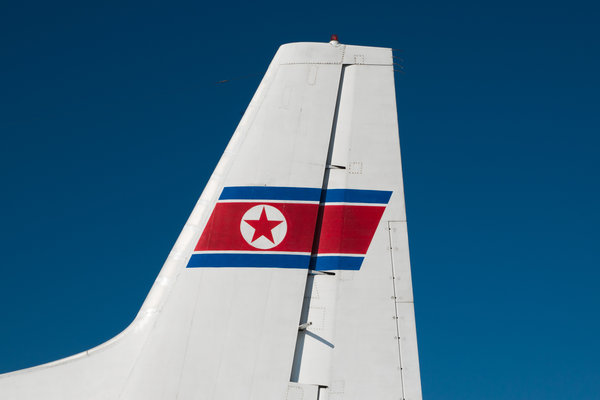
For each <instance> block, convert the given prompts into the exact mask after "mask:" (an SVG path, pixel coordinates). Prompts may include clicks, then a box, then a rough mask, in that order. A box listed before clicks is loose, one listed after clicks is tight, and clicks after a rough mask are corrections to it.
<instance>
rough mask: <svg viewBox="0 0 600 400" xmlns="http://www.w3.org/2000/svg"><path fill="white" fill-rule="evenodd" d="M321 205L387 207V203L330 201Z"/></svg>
mask: <svg viewBox="0 0 600 400" xmlns="http://www.w3.org/2000/svg"><path fill="white" fill-rule="evenodd" d="M319 205H321V206H323V205H325V206H370V207H385V206H386V205H387V204H386V203H350V202H343V201H339V202H338V201H328V202H326V203H319Z"/></svg>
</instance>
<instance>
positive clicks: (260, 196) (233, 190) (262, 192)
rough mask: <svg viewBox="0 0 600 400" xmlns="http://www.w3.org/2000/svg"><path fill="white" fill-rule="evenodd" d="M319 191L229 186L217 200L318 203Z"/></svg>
mask: <svg viewBox="0 0 600 400" xmlns="http://www.w3.org/2000/svg"><path fill="white" fill-rule="evenodd" d="M320 198H321V189H317V188H301V187H277V186H229V187H225V188H223V191H222V192H221V197H219V200H295V201H319V200H320Z"/></svg>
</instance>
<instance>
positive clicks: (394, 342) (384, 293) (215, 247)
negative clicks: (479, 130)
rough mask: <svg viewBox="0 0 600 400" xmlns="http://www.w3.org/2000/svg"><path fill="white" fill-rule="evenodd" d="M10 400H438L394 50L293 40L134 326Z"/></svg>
mask: <svg viewBox="0 0 600 400" xmlns="http://www.w3.org/2000/svg"><path fill="white" fill-rule="evenodd" d="M0 399H2V400H32V399H44V400H81V399H94V400H96V399H98V400H100V399H102V400H105V399H106V400H109V399H110V400H117V399H118V400H159V399H160V400H166V399H173V400H175V399H177V400H191V399H219V400H236V399H256V400H270V399H273V400H285V399H287V400H292V399H294V400H317V399H318V400H355V399H407V400H417V399H421V383H420V376H419V362H418V354H417V339H416V328H415V319H414V309H413V296H412V283H411V276H410V262H409V255H408V239H407V229H406V214H405V207H404V191H403V183H402V172H401V162H400V144H399V139H398V123H397V115H396V100H395V91H394V73H393V62H392V51H391V49H388V48H377V47H363V46H350V45H344V44H340V43H339V42H338V41H337V39H336V40H332V41H331V42H330V43H292V44H286V45H283V46H281V47H280V48H279V50H278V51H277V54H276V55H275V58H274V59H273V61H272V62H271V64H270V66H269V69H268V70H267V72H266V74H265V76H264V78H263V80H262V82H261V84H260V86H259V88H258V90H257V92H256V94H255V95H254V97H253V99H252V101H251V102H250V105H249V106H248V109H247V110H246V113H245V114H244V116H243V118H242V120H241V122H240V124H239V126H238V128H237V129H236V131H235V133H234V134H233V137H232V138H231V141H230V142H229V145H228V146H227V148H226V150H225V152H224V153H223V156H222V158H221V160H220V161H219V163H218V165H217V167H216V169H215V171H214V173H213V175H212V176H211V178H210V180H209V181H208V183H207V185H206V188H205V189H204V192H203V193H202V195H201V197H200V199H199V200H198V203H197V204H196V206H195V208H194V210H193V212H192V214H191V216H190V217H189V219H188V221H187V223H186V224H185V226H184V228H183V231H182V232H181V235H180V236H179V238H178V239H177V242H176V243H175V246H174V247H173V250H172V251H171V253H170V254H169V256H168V258H167V260H166V262H165V265H164V267H163V268H162V270H161V272H160V274H159V276H158V278H157V279H156V282H155V284H154V285H153V287H152V289H151V291H150V293H149V295H148V297H147V298H146V300H145V302H144V304H143V306H142V308H141V310H140V311H139V313H138V315H137V316H136V318H135V320H134V321H133V322H132V323H131V325H130V326H129V327H128V328H127V329H125V330H124V331H123V332H122V333H121V334H119V335H118V336H116V337H115V338H113V339H111V340H109V341H108V342H106V343H104V344H101V345H100V346H98V347H95V348H93V349H91V350H88V351H86V352H83V353H80V354H77V355H74V356H71V357H68V358H65V359H62V360H58V361H55V362H52V363H48V364H44V365H40V366H36V367H33V368H28V369H25V370H21V371H15V372H11V373H8V374H4V375H0Z"/></svg>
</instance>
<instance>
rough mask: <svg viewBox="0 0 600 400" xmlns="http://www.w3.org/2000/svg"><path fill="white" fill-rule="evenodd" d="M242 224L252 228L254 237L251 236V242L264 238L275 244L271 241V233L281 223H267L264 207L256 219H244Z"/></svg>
mask: <svg viewBox="0 0 600 400" xmlns="http://www.w3.org/2000/svg"><path fill="white" fill-rule="evenodd" d="M244 222H246V223H247V224H248V225H250V226H251V227H253V228H254V235H253V236H252V240H251V242H254V241H255V240H256V239H258V238H260V237H261V236H264V237H266V238H267V239H268V240H270V241H271V243H273V244H275V241H274V240H273V233H272V232H271V231H272V230H273V228H275V227H276V226H277V225H279V224H281V223H282V222H283V221H269V219H268V218H267V213H266V212H265V207H263V209H262V211H261V213H260V217H259V218H258V219H250V220H249V219H245V220H244Z"/></svg>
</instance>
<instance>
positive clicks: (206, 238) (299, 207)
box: [194, 202, 318, 252]
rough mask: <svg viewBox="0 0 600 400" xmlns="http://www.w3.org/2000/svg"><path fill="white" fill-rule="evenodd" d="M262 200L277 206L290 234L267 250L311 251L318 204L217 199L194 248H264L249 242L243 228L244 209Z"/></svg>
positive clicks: (196, 249)
mask: <svg viewBox="0 0 600 400" xmlns="http://www.w3.org/2000/svg"><path fill="white" fill-rule="evenodd" d="M259 204H266V205H269V206H272V207H275V208H277V209H278V210H279V211H281V213H282V214H283V215H284V217H285V219H286V222H287V234H286V236H285V238H284V239H283V241H282V242H281V243H280V244H278V245H277V246H275V247H273V248H272V249H269V250H267V251H298V252H310V251H311V248H312V244H313V235H314V232H315V223H316V219H317V212H318V205H317V204H293V203H262V202H258V203H233V202H232V203H217V205H216V206H215V209H214V210H213V213H212V215H211V216H210V219H209V220H208V223H207V225H206V228H204V231H203V232H202V236H201V237H200V240H199V241H198V244H197V245H196V248H195V249H194V251H202V250H205V251H206V250H243V251H265V250H261V249H256V248H254V247H252V246H250V245H249V244H248V243H247V242H246V241H245V240H244V238H243V237H242V233H241V232H240V223H241V221H242V217H243V215H244V213H245V212H246V211H248V210H249V209H250V208H252V207H254V206H257V205H259Z"/></svg>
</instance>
